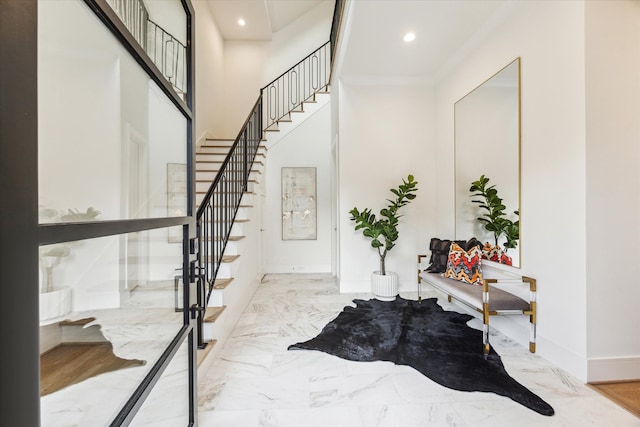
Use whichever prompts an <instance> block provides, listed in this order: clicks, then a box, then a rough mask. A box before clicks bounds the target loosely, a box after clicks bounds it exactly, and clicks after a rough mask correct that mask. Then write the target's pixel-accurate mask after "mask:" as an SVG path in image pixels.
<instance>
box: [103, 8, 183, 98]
mask: <svg viewBox="0 0 640 427" xmlns="http://www.w3.org/2000/svg"><path fill="white" fill-rule="evenodd" d="M107 3H108V4H109V6H111V8H112V9H113V10H114V11H115V12H116V14H117V15H118V16H119V17H120V20H121V21H122V22H123V23H124V25H125V27H127V29H128V30H129V32H130V33H131V34H132V35H133V37H134V38H135V39H136V40H137V41H138V43H139V44H140V46H142V47H143V48H144V50H145V52H147V55H149V58H151V60H152V61H153V63H154V64H156V66H157V67H158V69H159V70H160V72H161V73H162V75H163V76H164V77H165V78H166V79H167V80H168V81H169V83H171V84H172V85H173V88H174V89H175V91H176V93H178V94H180V95H182V94H184V93H185V90H186V86H187V68H186V67H187V47H186V46H185V45H184V43H182V42H181V41H180V40H178V39H177V38H175V37H174V36H173V35H171V34H169V33H168V32H167V31H165V30H164V28H162V27H161V26H159V25H158V24H156V23H155V22H154V21H152V20H151V19H150V18H149V11H148V10H147V8H146V6H145V5H144V2H143V1H142V0H107Z"/></svg>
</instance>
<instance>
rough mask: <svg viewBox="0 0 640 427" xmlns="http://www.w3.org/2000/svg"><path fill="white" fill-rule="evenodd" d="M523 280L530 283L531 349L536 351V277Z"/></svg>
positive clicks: (533, 351)
mask: <svg viewBox="0 0 640 427" xmlns="http://www.w3.org/2000/svg"><path fill="white" fill-rule="evenodd" d="M522 281H523V282H528V283H529V310H530V312H531V314H530V315H529V351H530V352H531V353H535V352H536V324H537V320H538V319H537V314H536V309H537V307H536V306H537V303H536V279H532V278H531V277H523V278H522Z"/></svg>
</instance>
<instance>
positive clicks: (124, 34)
mask: <svg viewBox="0 0 640 427" xmlns="http://www.w3.org/2000/svg"><path fill="white" fill-rule="evenodd" d="M180 1H181V3H182V5H183V7H184V9H185V13H186V16H187V61H188V64H189V66H188V70H189V73H188V75H187V97H186V101H185V100H182V99H181V98H180V97H179V96H178V95H177V94H176V93H175V92H174V91H173V89H172V87H171V85H170V83H169V82H167V81H166V79H165V78H164V77H163V76H162V74H161V72H160V71H159V70H158V68H157V67H156V66H155V65H154V64H153V62H152V61H151V60H150V58H149V57H148V56H147V55H146V53H145V52H144V50H143V49H142V48H141V47H140V46H139V45H138V43H137V42H136V41H135V39H134V38H133V36H132V35H131V34H130V33H129V32H128V30H127V29H126V28H125V27H124V25H123V24H122V22H121V21H120V20H119V18H118V17H117V16H116V15H115V13H114V12H113V10H112V9H111V7H110V6H109V5H108V3H107V2H106V1H105V0H84V2H85V3H86V4H87V6H89V8H90V9H91V10H93V11H94V13H96V15H97V16H98V18H99V19H100V20H101V21H102V22H103V23H104V24H105V26H106V27H107V28H108V29H109V30H110V31H111V32H112V33H113V34H114V35H115V36H116V38H117V39H118V40H119V41H120V43H121V44H122V45H123V47H125V48H126V49H127V50H128V51H129V52H130V53H131V55H132V56H133V58H134V59H135V60H136V61H137V62H138V64H140V66H141V68H142V69H144V70H145V72H147V74H148V75H149V77H150V78H151V79H152V80H154V81H155V82H156V83H157V84H158V86H159V87H160V88H161V90H162V91H163V92H164V93H165V95H167V97H168V98H169V100H170V101H171V102H172V103H173V104H174V105H175V106H176V108H178V110H179V111H180V112H181V113H182V114H183V115H184V117H185V118H186V120H187V122H188V126H187V147H186V150H187V159H188V161H187V174H188V188H189V191H188V212H187V216H185V217H178V218H152V219H136V220H115V221H96V222H88V223H81V224H47V225H39V219H38V154H37V153H38V134H37V130H38V115H37V105H38V92H37V77H38V75H37V70H38V68H37V67H38V57H37V52H38V49H37V48H38V44H37V43H38V40H37V27H38V0H0V200H1V201H2V208H0V331H1V338H2V340H3V345H0V360H2V361H3V363H2V364H1V365H0V372H1V375H0V397H1V398H0V424H1V425H25V426H37V425H39V424H40V351H39V307H38V300H39V289H38V288H39V287H38V285H37V284H38V268H39V260H38V248H39V246H40V245H45V244H50V243H60V242H67V241H72V240H81V239H90V238H96V237H103V236H111V235H118V234H123V233H130V232H136V231H143V230H150V229H157V228H166V227H171V226H179V225H182V226H183V283H192V281H193V279H194V278H193V277H190V276H191V274H190V272H191V271H192V270H191V268H189V267H190V266H191V265H192V263H193V260H194V259H195V254H193V253H192V252H194V248H195V247H197V245H194V244H193V239H195V237H196V233H195V219H194V211H195V209H194V206H195V205H194V189H195V185H194V179H195V171H194V163H195V154H194V141H193V138H194V129H195V123H194V117H195V113H194V108H193V107H194V104H195V102H194V100H195V97H194V91H195V84H194V80H195V67H194V60H195V57H194V52H193V50H194V43H193V42H194V39H195V26H194V22H193V21H194V9H193V6H192V5H191V2H190V0H180ZM191 287H192V286H185V287H184V288H185V291H184V297H185V299H184V301H185V302H189V297H190V295H189V294H190V288H191ZM194 302H195V301H194ZM184 306H185V310H184V313H183V326H182V328H181V329H180V331H179V332H178V334H177V335H176V337H175V338H174V340H173V341H172V343H171V344H170V345H169V346H168V347H167V349H166V350H165V351H164V352H163V354H162V356H161V357H160V359H159V360H158V361H157V362H156V363H155V364H154V366H153V367H152V368H151V370H150V372H149V374H148V375H147V376H146V377H145V379H144V380H143V381H142V383H141V384H140V386H139V387H138V389H137V390H136V391H135V392H134V393H133V394H132V396H131V398H130V399H129V401H128V402H127V403H126V404H125V406H124V407H123V408H122V410H121V411H120V413H119V414H118V415H117V417H116V418H115V419H114V421H113V423H112V425H122V424H128V422H130V421H131V420H132V419H133V418H134V416H135V414H136V412H137V410H138V409H139V408H140V406H142V403H143V402H144V400H145V398H146V397H147V396H148V394H149V393H150V392H151V390H152V388H153V385H154V384H155V383H156V382H157V381H158V379H159V378H160V376H161V375H162V372H163V371H164V369H165V368H166V366H167V365H168V364H169V362H170V361H171V359H172V357H173V355H174V354H175V353H176V352H177V350H178V347H179V345H180V344H181V343H182V342H184V340H185V339H187V340H188V342H189V346H190V355H191V357H190V359H189V390H186V391H185V393H186V392H188V394H189V401H190V408H189V420H190V421H189V425H194V424H195V423H196V418H197V399H196V386H197V383H196V381H197V366H196V356H195V349H196V343H195V336H194V322H193V320H192V319H191V316H190V313H189V312H188V309H189V304H184Z"/></svg>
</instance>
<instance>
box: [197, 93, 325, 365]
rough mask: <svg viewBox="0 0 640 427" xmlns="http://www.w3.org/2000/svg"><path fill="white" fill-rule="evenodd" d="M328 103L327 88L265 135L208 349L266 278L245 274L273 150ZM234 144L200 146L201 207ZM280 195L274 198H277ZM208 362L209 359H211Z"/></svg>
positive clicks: (208, 317)
mask: <svg viewBox="0 0 640 427" xmlns="http://www.w3.org/2000/svg"><path fill="white" fill-rule="evenodd" d="M329 101H330V94H329V90H328V87H326V86H325V87H323V88H322V90H321V91H319V92H317V93H315V94H314V95H312V96H311V97H310V98H309V99H308V100H306V101H304V102H302V103H301V104H300V105H299V106H297V107H296V108H295V109H294V110H292V111H290V112H288V113H287V114H286V115H284V116H283V117H282V118H281V119H280V120H277V121H276V122H274V123H273V124H272V125H271V126H270V127H269V128H268V129H266V130H265V132H264V133H263V136H264V138H263V139H262V140H261V141H260V145H259V147H258V151H257V153H256V157H255V160H254V162H253V165H252V167H251V172H250V174H249V177H248V180H247V190H246V191H245V192H244V194H243V196H242V201H241V203H240V205H239V209H238V212H237V214H236V217H235V221H233V226H232V228H231V233H230V235H229V239H228V242H227V245H226V247H225V250H224V256H223V257H222V263H221V265H220V267H219V270H218V273H217V275H216V278H215V281H214V285H213V289H212V291H211V295H210V298H209V302H208V305H207V308H206V311H205V313H204V316H203V332H204V333H203V338H204V341H205V342H206V343H208V346H207V347H205V350H206V351H211V349H210V348H209V347H210V346H212V345H213V344H216V343H224V342H225V341H226V338H227V337H228V335H229V334H230V332H231V330H232V329H233V327H234V326H235V324H236V323H237V321H238V319H239V317H240V315H241V314H242V312H243V311H244V310H245V308H246V306H247V304H248V302H249V300H250V299H251V296H252V295H253V294H254V293H255V290H256V288H257V286H258V284H259V281H260V279H261V277H251V276H249V277H246V276H243V275H245V274H246V271H247V270H251V267H249V268H247V267H246V265H247V264H246V263H255V262H258V259H259V254H258V253H257V252H258V251H259V246H260V241H259V239H260V224H259V222H260V217H259V215H260V197H261V194H263V195H264V192H265V189H264V185H263V184H264V183H263V176H264V171H265V168H266V166H267V156H268V148H269V147H273V146H274V145H276V144H277V143H278V142H279V141H280V140H281V139H282V138H283V137H284V136H286V135H287V134H289V132H291V131H293V130H294V129H295V128H296V127H297V126H299V125H300V124H301V123H302V122H304V121H305V120H306V119H308V118H309V117H311V116H312V115H313V114H315V113H316V112H317V111H319V110H320V109H321V108H322V107H323V106H325V105H326V104H327V103H328V102H329ZM233 142H234V141H232V140H224V139H206V140H205V141H204V142H203V143H202V145H201V146H200V147H199V148H198V150H197V152H196V205H197V206H198V207H199V206H200V204H201V202H202V199H203V197H204V196H205V195H206V193H207V191H208V190H209V186H210V185H211V182H212V180H213V179H214V178H215V176H216V174H217V173H218V171H219V168H220V166H221V165H222V163H223V162H224V159H225V157H226V156H227V154H228V153H229V149H230V147H231V146H232V144H233ZM278 196H279V195H272V197H278ZM213 239H217V238H216V237H214V238H213ZM248 252H252V254H250V253H248ZM207 261H209V260H207ZM243 266H244V267H243ZM214 351H215V350H214ZM207 359H209V358H208V356H207Z"/></svg>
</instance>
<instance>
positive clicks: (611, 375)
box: [587, 356, 640, 382]
mask: <svg viewBox="0 0 640 427" xmlns="http://www.w3.org/2000/svg"><path fill="white" fill-rule="evenodd" d="M638 378H640V356H633V357H602V358H591V359H588V360H587V382H594V381H621V380H637V379H638Z"/></svg>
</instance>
